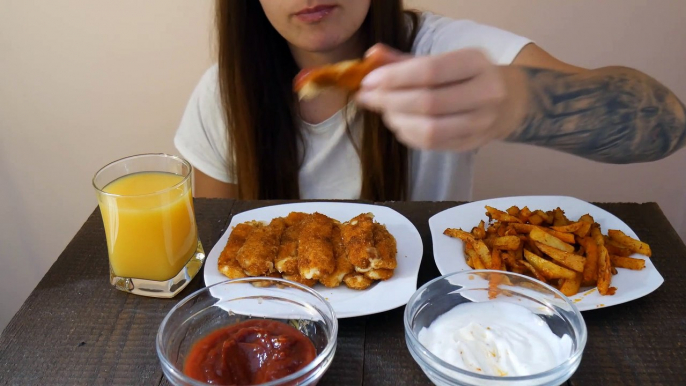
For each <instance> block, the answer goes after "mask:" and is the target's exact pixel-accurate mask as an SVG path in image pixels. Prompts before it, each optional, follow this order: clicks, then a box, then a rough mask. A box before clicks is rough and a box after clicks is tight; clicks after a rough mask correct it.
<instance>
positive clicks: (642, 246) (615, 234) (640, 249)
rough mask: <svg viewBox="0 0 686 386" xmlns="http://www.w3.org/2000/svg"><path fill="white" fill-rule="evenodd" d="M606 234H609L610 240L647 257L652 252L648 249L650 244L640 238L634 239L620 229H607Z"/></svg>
mask: <svg viewBox="0 0 686 386" xmlns="http://www.w3.org/2000/svg"><path fill="white" fill-rule="evenodd" d="M607 235H608V236H610V238H611V239H612V240H614V241H616V242H618V243H620V244H622V245H625V246H627V248H629V249H630V250H631V251H632V252H636V253H640V254H642V255H645V256H648V257H651V256H652V254H653V253H652V251H651V250H650V245H648V244H646V243H644V242H642V241H640V240H636V239H634V238H632V237H629V236H627V235H625V234H624V232H622V231H619V230H616V229H609V230H608V231H607Z"/></svg>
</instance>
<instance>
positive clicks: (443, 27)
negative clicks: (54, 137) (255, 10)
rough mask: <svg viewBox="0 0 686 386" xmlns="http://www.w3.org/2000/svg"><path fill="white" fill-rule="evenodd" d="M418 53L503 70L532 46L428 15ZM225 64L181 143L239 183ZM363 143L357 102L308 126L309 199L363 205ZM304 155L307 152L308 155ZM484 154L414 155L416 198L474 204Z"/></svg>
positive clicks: (203, 165)
mask: <svg viewBox="0 0 686 386" xmlns="http://www.w3.org/2000/svg"><path fill="white" fill-rule="evenodd" d="M420 23H421V24H420V28H419V30H418V33H417V37H416V39H415V41H414V44H413V47H412V53H413V54H415V55H435V54H440V53H444V52H449V51H454V50H459V49H462V48H468V47H469V48H480V49H482V50H483V51H484V52H485V53H486V54H487V55H488V56H489V57H490V59H491V60H492V61H493V62H494V63H496V64H499V65H508V64H510V63H511V62H512V61H513V60H514V58H515V57H516V56H517V54H518V53H519V52H520V50H521V49H522V48H523V47H524V46H525V45H527V44H528V43H530V42H531V41H530V40H528V39H526V38H523V37H521V36H517V35H515V34H512V33H510V32H507V31H503V30H500V29H497V28H494V27H490V26H486V25H482V24H478V23H475V22H473V21H469V20H453V19H450V18H447V17H443V16H439V15H434V14H431V13H424V14H422V15H421V18H420ZM218 90H219V84H218V78H217V66H216V65H214V66H212V67H211V68H210V69H208V70H207V72H205V74H204V75H203V77H202V78H201V79H200V82H199V83H198V85H197V87H196V88H195V90H194V91H193V94H192V95H191V98H190V101H189V102H188V106H187V107H186V111H185V113H184V115H183V118H182V120H181V124H180V125H179V128H178V130H177V132H176V136H175V138H174V145H175V146H176V148H177V149H178V150H179V152H180V153H181V155H182V156H183V157H184V158H186V159H187V160H188V162H190V163H191V164H192V165H193V166H194V167H195V168H197V169H198V170H200V171H201V172H203V173H205V174H206V175H208V176H210V177H212V178H214V179H217V180H219V181H222V182H227V183H236V180H235V177H234V176H233V175H231V173H230V168H229V162H230V160H229V154H230V152H229V143H228V132H227V129H226V125H225V123H224V115H223V112H222V106H221V99H220V96H219V92H218ZM346 119H347V120H348V124H349V126H350V129H351V132H352V137H353V139H355V140H359V138H361V135H360V134H361V130H362V127H363V126H362V117H361V114H358V113H357V109H356V107H355V105H354V104H352V103H351V104H349V105H348V106H347V107H346V108H344V109H342V110H340V111H339V112H337V113H336V114H334V115H333V116H331V117H330V118H329V119H327V120H325V121H324V122H321V123H318V124H310V123H307V122H303V121H300V128H301V130H302V133H303V138H304V144H305V146H306V151H305V159H304V162H303V165H302V167H301V169H300V172H299V184H300V195H301V197H300V198H302V199H358V198H360V190H361V187H362V179H361V174H362V173H361V165H360V159H359V157H358V155H357V153H356V151H355V148H354V146H353V143H352V142H351V140H350V136H348V134H347V133H346V121H345V120H346ZM301 150H302V149H301ZM475 155H476V152H474V151H472V152H462V153H457V152H435V151H425V150H411V161H410V199H411V200H415V201H420V200H421V201H434V200H435V201H443V200H458V201H460V200H470V199H471V194H472V174H473V166H474V157H475Z"/></svg>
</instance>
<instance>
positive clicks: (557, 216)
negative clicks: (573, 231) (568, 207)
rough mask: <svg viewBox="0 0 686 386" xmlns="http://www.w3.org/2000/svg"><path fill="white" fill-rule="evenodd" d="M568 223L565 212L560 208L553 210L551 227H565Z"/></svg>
mask: <svg viewBox="0 0 686 386" xmlns="http://www.w3.org/2000/svg"><path fill="white" fill-rule="evenodd" d="M569 223H570V221H569V219H568V218H567V216H565V212H564V211H563V210H562V209H560V208H555V210H554V211H553V225H554V226H556V227H562V226H566V225H568V224H569Z"/></svg>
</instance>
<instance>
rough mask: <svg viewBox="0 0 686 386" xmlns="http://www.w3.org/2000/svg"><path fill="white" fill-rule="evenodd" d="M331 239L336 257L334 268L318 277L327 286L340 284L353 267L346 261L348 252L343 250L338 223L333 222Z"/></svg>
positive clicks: (331, 286)
mask: <svg viewBox="0 0 686 386" xmlns="http://www.w3.org/2000/svg"><path fill="white" fill-rule="evenodd" d="M332 241H333V253H334V257H335V259H336V268H335V269H334V270H333V272H331V273H330V274H328V275H325V276H323V277H321V278H320V279H319V282H320V283H322V284H324V285H325V286H327V287H329V288H334V287H338V286H339V285H341V282H342V281H343V278H344V277H345V275H347V274H349V273H352V272H353V271H354V269H355V268H354V267H353V265H352V264H350V261H348V254H347V252H346V250H345V245H344V244H343V237H342V236H341V226H340V224H335V225H334V227H333V233H332Z"/></svg>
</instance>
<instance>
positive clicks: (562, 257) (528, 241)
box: [444, 206, 652, 296]
mask: <svg viewBox="0 0 686 386" xmlns="http://www.w3.org/2000/svg"><path fill="white" fill-rule="evenodd" d="M486 210H487V212H486V215H487V216H488V218H489V219H490V224H489V225H488V228H486V224H485V223H484V221H481V223H480V224H478V225H477V226H476V227H474V228H473V229H472V230H471V232H466V231H463V230H461V229H451V228H448V229H446V230H445V232H444V234H445V235H447V236H450V237H454V238H458V239H460V240H462V241H463V242H464V243H465V246H464V254H465V258H466V259H467V264H468V265H469V266H470V267H471V268H473V269H495V270H507V271H512V272H515V273H520V274H525V275H529V276H532V277H535V278H537V279H538V280H540V281H543V282H546V283H548V284H551V285H554V286H556V287H557V288H558V289H559V290H560V291H561V292H562V293H564V294H565V295H567V296H572V295H575V294H577V293H578V292H579V289H580V287H581V286H582V285H583V286H597V287H598V292H599V293H600V294H601V295H613V294H614V293H615V290H616V289H615V288H614V287H611V281H612V276H613V274H616V273H617V270H616V268H625V269H633V270H641V269H643V268H644V267H645V261H644V260H641V259H637V258H632V257H629V255H631V254H632V253H641V254H644V255H645V256H647V257H650V256H651V254H652V252H651V250H650V246H649V245H648V244H646V243H644V242H641V241H638V240H635V239H633V238H631V237H629V236H627V235H625V234H624V233H623V232H621V231H619V230H613V229H610V230H608V235H607V236H605V235H603V234H602V232H601V228H600V225H599V224H598V223H596V222H595V221H594V219H593V218H592V217H591V216H590V215H588V214H587V215H584V216H581V217H580V218H579V219H578V220H577V221H570V220H569V219H567V217H566V216H565V214H564V211H563V210H561V209H560V208H556V209H555V210H552V211H548V212H545V211H542V210H533V211H532V210H530V209H529V208H527V207H524V208H522V209H520V208H518V207H516V206H513V207H511V208H509V209H507V211H502V210H499V209H496V208H492V207H489V206H486Z"/></svg>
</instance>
